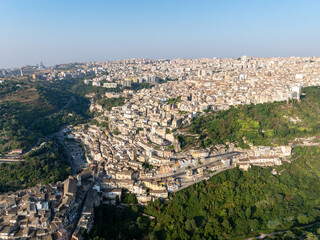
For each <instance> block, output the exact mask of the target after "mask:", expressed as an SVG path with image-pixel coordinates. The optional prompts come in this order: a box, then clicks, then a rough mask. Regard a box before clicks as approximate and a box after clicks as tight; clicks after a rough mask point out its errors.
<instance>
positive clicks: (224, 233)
mask: <svg viewBox="0 0 320 240" xmlns="http://www.w3.org/2000/svg"><path fill="white" fill-rule="evenodd" d="M294 150H295V152H296V155H295V156H294V157H293V159H292V163H285V164H284V165H282V166H279V167H276V170H277V172H278V173H281V174H277V175H273V174H271V170H272V168H270V167H266V168H261V167H253V168H252V169H249V171H248V172H244V171H241V170H239V169H237V168H235V169H232V170H229V171H225V172H222V173H219V174H217V175H215V176H213V177H212V178H211V179H209V180H208V181H202V182H199V183H197V184H195V185H192V186H190V187H188V188H186V189H183V190H181V191H179V192H177V193H174V194H172V195H170V197H169V199H170V200H169V201H159V200H156V201H155V202H150V203H149V204H148V205H147V207H146V208H145V210H144V212H145V213H146V214H147V215H151V216H154V217H155V218H156V219H155V220H150V219H148V218H144V217H143V215H142V212H141V211H142V210H141V211H140V212H139V211H138V209H136V208H135V211H133V212H132V209H133V208H132V207H130V208H127V209H125V210H124V211H121V212H118V211H115V210H114V209H115V208H114V207H111V206H103V207H100V208H98V209H97V214H96V215H97V217H96V222H95V227H94V230H93V231H92V233H91V234H90V236H91V237H92V238H93V237H95V236H99V237H102V238H105V239H119V238H121V239H125V238H126V239H133V238H136V239H244V238H246V237H250V236H257V235H259V233H268V232H277V231H283V230H288V229H295V228H296V227H298V226H303V225H307V224H311V223H313V222H315V221H319V220H320V208H319V203H320V192H319V191H318V189H320V181H319V177H320V162H319V157H318V156H319V154H320V147H296V148H295V149H294ZM115 215H116V216H115ZM139 217H140V218H139ZM138 218H139V220H138ZM316 226H317V228H316V229H318V228H319V225H316ZM300 228H301V227H300ZM105 229H108V230H106V231H104V230H105ZM109 229H110V230H111V229H112V230H113V233H112V234H113V235H111V236H112V237H111V238H108V237H107V236H108V235H107V234H110V233H109V231H110V230H109ZM129 230H131V231H129ZM142 230H143V231H142ZM300 231H301V230H300ZM315 231H317V230H315ZM124 232H125V234H124V235H119V234H123V233H124ZM141 232H142V233H141ZM295 232H296V233H297V232H298V230H295ZM129 233H132V234H133V233H139V234H138V235H134V236H132V235H128V234H129ZM301 234H302V235H301V236H303V234H305V232H303V233H301ZM313 234H315V233H313ZM309 235H310V234H309ZM120 236H121V237H120ZM283 239H285V238H283ZM286 239H287V238H286Z"/></svg>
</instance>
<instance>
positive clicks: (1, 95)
mask: <svg viewBox="0 0 320 240" xmlns="http://www.w3.org/2000/svg"><path fill="white" fill-rule="evenodd" d="M68 98H69V94H67V93H66V92H64V91H62V90H59V89H54V88H52V87H51V86H49V85H47V84H39V83H37V84H35V83H31V82H28V81H21V82H18V81H15V82H14V81H8V82H6V83H4V84H1V85H0V115H1V120H0V130H1V131H0V132H1V133H0V153H4V152H8V151H10V150H12V149H15V148H23V149H27V148H28V147H30V146H31V145H32V144H33V143H34V141H35V136H34V134H32V132H31V131H28V127H29V125H30V124H31V123H32V122H33V121H34V120H36V119H38V118H40V117H43V116H46V115H48V114H50V113H52V112H55V111H57V110H58V109H59V108H60V107H62V106H63V105H64V104H66V102H67V101H68Z"/></svg>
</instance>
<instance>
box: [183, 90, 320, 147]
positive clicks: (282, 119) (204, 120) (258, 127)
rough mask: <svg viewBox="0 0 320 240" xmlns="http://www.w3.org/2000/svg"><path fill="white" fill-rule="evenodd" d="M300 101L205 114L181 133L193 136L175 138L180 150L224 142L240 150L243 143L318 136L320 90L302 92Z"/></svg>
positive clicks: (279, 143) (275, 143)
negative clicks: (232, 144) (177, 140)
mask: <svg viewBox="0 0 320 240" xmlns="http://www.w3.org/2000/svg"><path fill="white" fill-rule="evenodd" d="M303 93H304V94H305V96H303V98H302V99H301V102H298V101H297V100H290V101H289V102H288V103H287V102H274V103H264V104H257V105H253V104H251V105H241V106H237V107H232V108H230V109H229V110H226V111H220V112H208V113H207V114H204V115H201V116H200V117H198V118H196V119H194V120H193V121H192V123H191V125H190V126H187V127H186V128H183V127H182V128H181V131H182V132H183V131H187V132H189V133H192V134H193V136H190V135H188V136H186V135H184V134H181V135H179V136H178V138H179V141H180V143H181V145H182V147H185V148H187V147H190V146H200V147H202V148H206V147H209V146H212V145H216V144H225V143H226V142H233V143H234V142H236V143H238V145H239V146H240V147H242V148H246V147H248V146H247V144H245V141H248V142H250V143H252V144H254V145H264V146H266V145H283V144H287V141H288V140H292V139H294V138H296V137H306V136H314V135H317V134H320V88H319V87H307V88H304V89H303Z"/></svg>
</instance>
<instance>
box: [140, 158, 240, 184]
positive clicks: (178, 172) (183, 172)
mask: <svg viewBox="0 0 320 240" xmlns="http://www.w3.org/2000/svg"><path fill="white" fill-rule="evenodd" d="M239 154H240V152H226V153H221V154H217V155H214V156H211V157H210V158H211V159H214V160H212V161H210V162H206V163H204V164H201V165H197V166H194V167H191V168H190V169H192V170H194V169H198V168H201V167H205V166H207V165H210V164H212V163H213V162H215V161H217V160H220V159H221V158H228V157H233V156H236V155H239ZM186 170H187V167H184V168H179V169H178V170H177V171H176V172H174V173H166V174H157V175H156V176H153V177H150V178H144V179H157V178H167V177H178V176H181V175H183V174H185V171H186Z"/></svg>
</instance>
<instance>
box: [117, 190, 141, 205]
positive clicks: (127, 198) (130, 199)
mask: <svg viewBox="0 0 320 240" xmlns="http://www.w3.org/2000/svg"><path fill="white" fill-rule="evenodd" d="M121 200H122V202H123V203H126V204H137V203H138V200H137V197H136V195H135V194H133V193H130V192H129V191H128V189H122V199H121Z"/></svg>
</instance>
